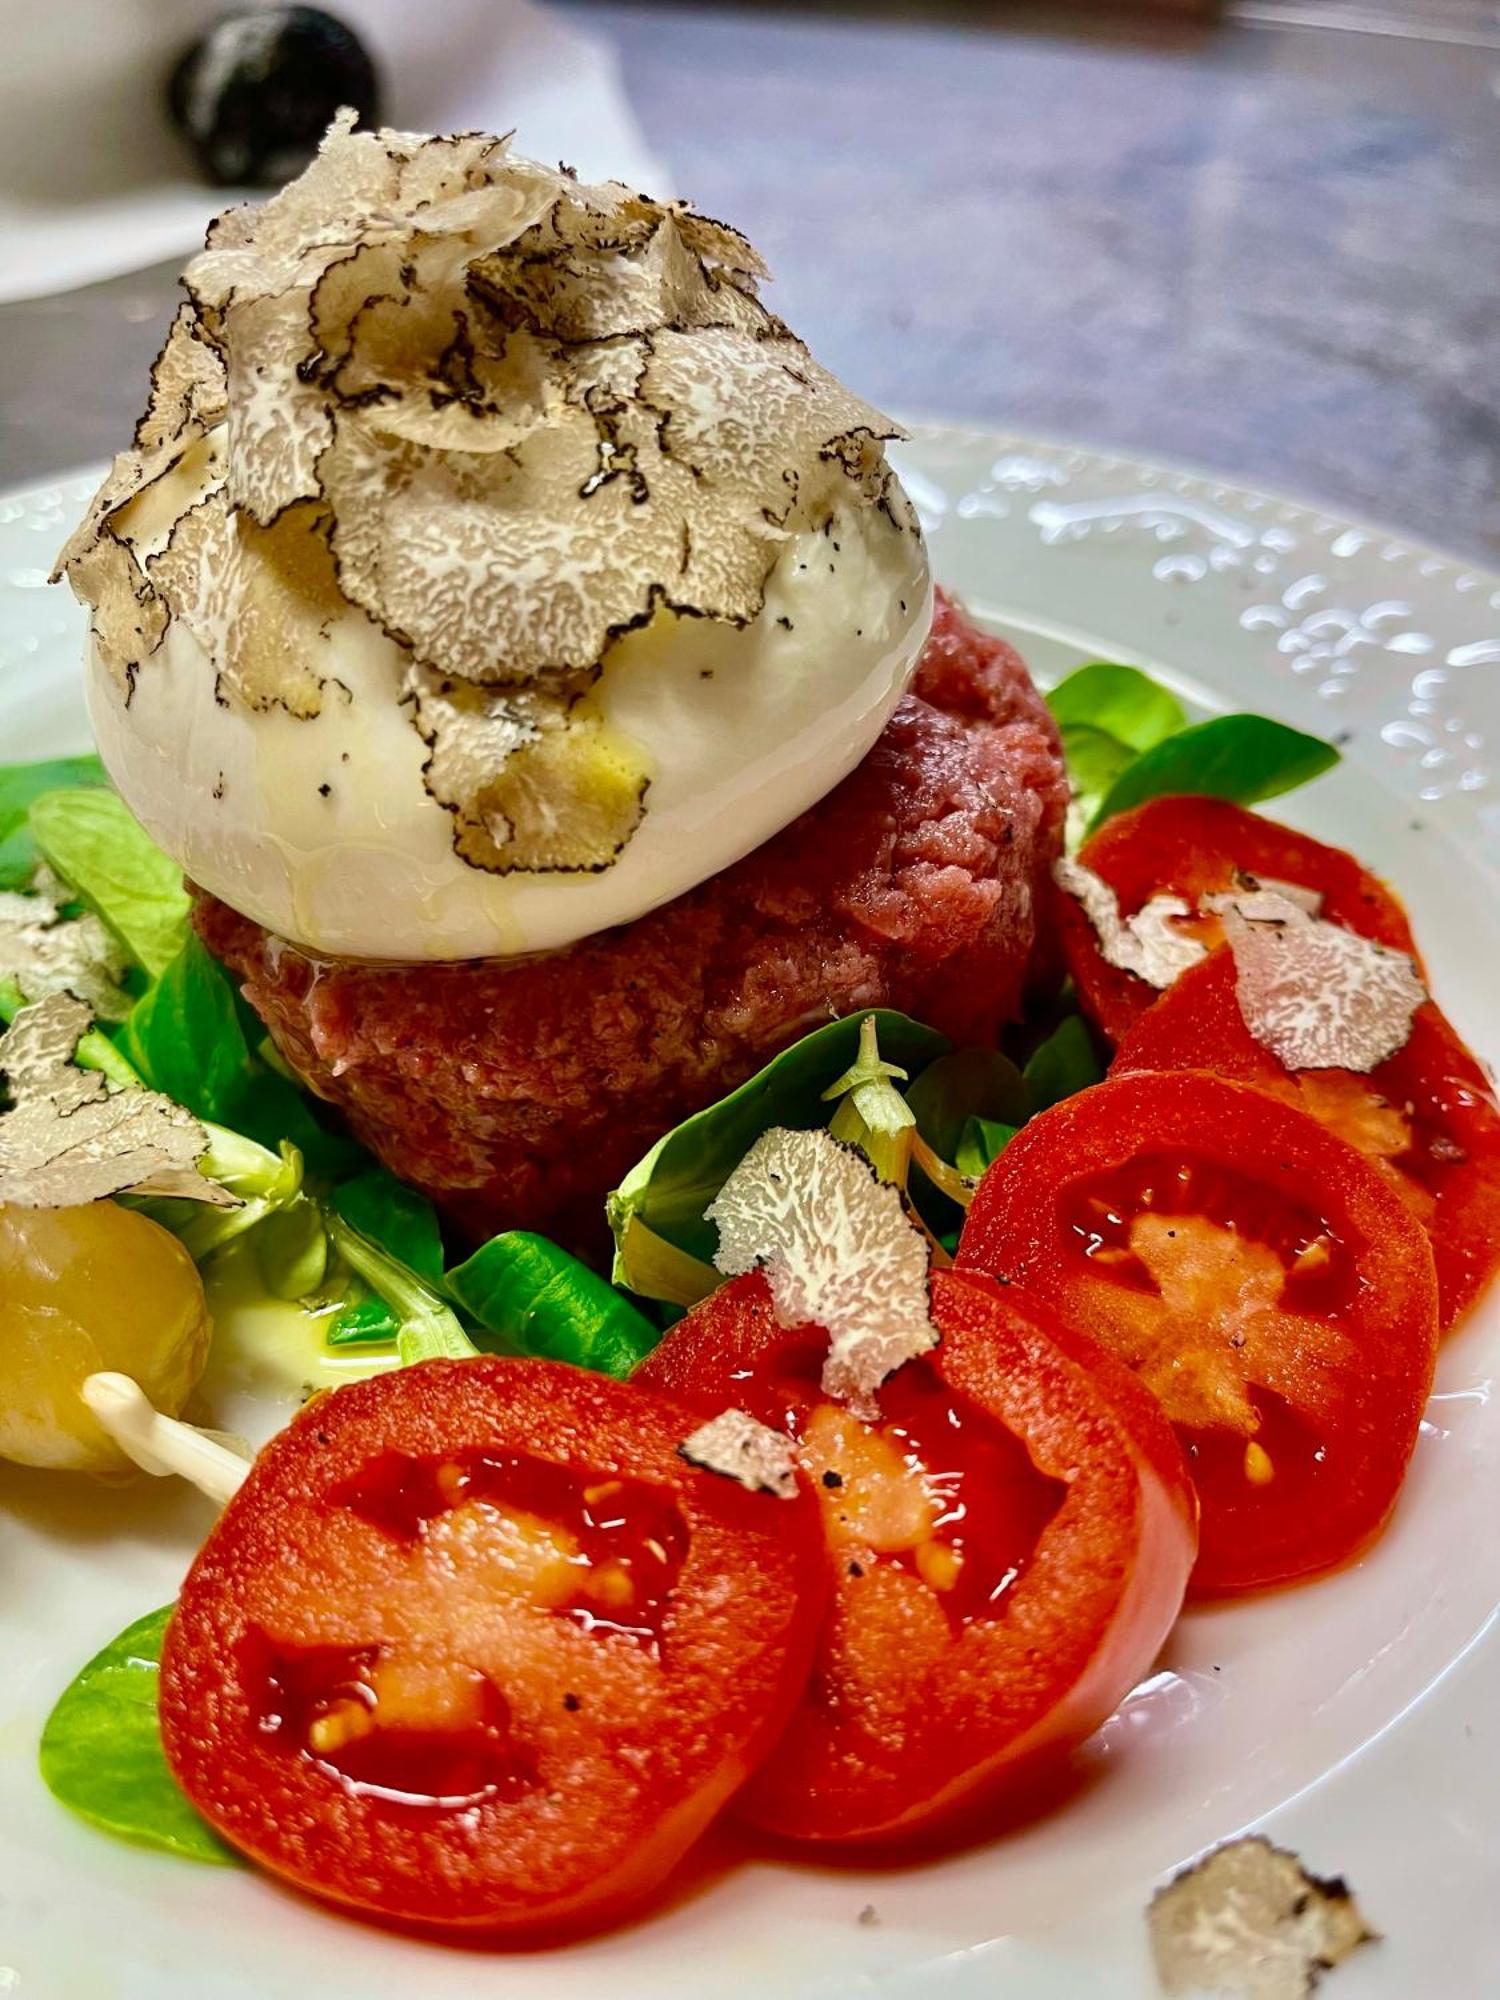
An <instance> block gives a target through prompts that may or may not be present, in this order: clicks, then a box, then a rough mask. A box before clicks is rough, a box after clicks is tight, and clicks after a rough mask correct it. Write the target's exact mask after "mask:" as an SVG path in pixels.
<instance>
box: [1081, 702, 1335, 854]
mask: <svg viewBox="0 0 1500 2000" xmlns="http://www.w3.org/2000/svg"><path fill="white" fill-rule="evenodd" d="M1338 761H1339V753H1338V751H1337V750H1335V749H1334V747H1333V745H1332V744H1331V743H1325V742H1323V740H1322V739H1321V738H1320V737H1317V736H1308V735H1305V734H1304V733H1303V731H1302V730H1300V729H1292V728H1289V727H1288V725H1287V724H1286V723H1284V722H1273V721H1272V720H1271V719H1270V717H1269V716H1264V715H1215V716H1211V717H1210V718H1209V720H1208V721H1207V722H1195V723H1194V724H1193V725H1192V726H1191V728H1188V729H1183V730H1180V731H1179V732H1178V734H1177V735H1175V736H1169V737H1168V738H1167V739H1166V741H1165V742H1163V743H1158V744H1157V745H1156V747H1155V748H1154V749H1151V750H1147V751H1145V752H1143V754H1142V755H1141V756H1139V757H1137V758H1136V759H1135V761H1134V762H1133V763H1131V764H1128V765H1127V766H1126V767H1125V769H1124V770H1123V771H1121V772H1120V774H1119V776H1118V777H1117V778H1116V779H1115V780H1114V782H1113V783H1112V784H1111V786H1110V788H1109V790H1108V791H1107V792H1106V793H1105V795H1104V798H1103V799H1102V801H1101V802H1100V804H1099V805H1098V806H1097V807H1096V809H1095V811H1094V815H1093V818H1092V819H1091V821H1090V822H1089V828H1090V831H1092V830H1093V829H1094V828H1095V827H1097V826H1102V825H1103V823H1104V821H1105V820H1107V819H1111V818H1113V816H1114V815H1115V814H1116V813H1121V812H1127V811H1128V810H1129V809H1130V807H1132V806H1139V805H1144V804H1145V802H1146V800H1147V799H1156V798H1163V797H1165V796H1167V795H1168V794H1170V793H1173V792H1198V793H1204V794H1207V795H1208V796H1209V797H1211V798H1216V799H1232V800H1233V801H1234V802H1235V804H1236V805H1242V806H1253V805H1257V804H1259V802H1260V801H1261V800H1262V799H1272V798H1276V797H1278V796H1279V795H1280V794H1281V793H1282V792H1290V791H1293V790H1294V789H1295V788H1296V787H1297V786H1298V785H1305V784H1307V783H1308V782H1309V781H1310V780H1311V779H1313V778H1317V777H1320V776H1321V775H1322V774H1323V772H1324V771H1329V770H1331V769H1332V768H1333V766H1334V765H1335V764H1337V763H1338Z"/></svg>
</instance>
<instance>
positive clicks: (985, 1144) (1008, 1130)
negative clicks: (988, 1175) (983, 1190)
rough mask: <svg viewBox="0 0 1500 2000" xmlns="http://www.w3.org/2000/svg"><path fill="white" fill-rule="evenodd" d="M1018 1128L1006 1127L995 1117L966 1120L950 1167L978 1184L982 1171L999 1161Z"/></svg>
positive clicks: (1016, 1126) (1013, 1126)
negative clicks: (952, 1166) (955, 1168)
mask: <svg viewBox="0 0 1500 2000" xmlns="http://www.w3.org/2000/svg"><path fill="white" fill-rule="evenodd" d="M1020 1129H1021V1128H1020V1126H1019V1125H1007V1124H1006V1123H1005V1122H1004V1121H1003V1120H1002V1119H997V1118H967V1119H965V1120H964V1129H963V1131H962V1133H961V1134H960V1136H959V1141H958V1145H957V1147H956V1148H955V1149H954V1156H953V1164H954V1165H955V1166H956V1167H957V1168H958V1171H959V1172H960V1173H961V1174H967V1175H968V1176H969V1177H970V1179H971V1180H976V1181H977V1180H978V1179H979V1177H980V1176H981V1174H983V1173H984V1171H985V1169H986V1168H987V1167H989V1166H991V1165H993V1163H994V1162H995V1161H996V1160H998V1159H999V1157H1000V1155H1001V1154H1002V1153H1003V1152H1004V1151H1005V1149H1006V1147H1007V1146H1008V1145H1009V1144H1010V1142H1011V1140H1012V1139H1014V1138H1015V1136H1016V1134H1017V1132H1019V1131H1020Z"/></svg>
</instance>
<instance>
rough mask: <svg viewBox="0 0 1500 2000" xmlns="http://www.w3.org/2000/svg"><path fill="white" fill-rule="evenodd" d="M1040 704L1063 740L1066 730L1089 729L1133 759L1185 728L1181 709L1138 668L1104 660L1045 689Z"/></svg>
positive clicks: (1184, 712)
mask: <svg viewBox="0 0 1500 2000" xmlns="http://www.w3.org/2000/svg"><path fill="white" fill-rule="evenodd" d="M1046 701H1047V706H1048V708H1050V709H1051V711H1052V714H1053V717H1054V719H1055V720H1056V722H1057V726H1058V728H1059V729H1060V730H1062V731H1063V732H1064V734H1065V735H1066V732H1067V731H1068V730H1070V729H1080V728H1086V729H1090V730H1094V731H1096V732H1097V733H1098V734H1099V735H1101V736H1108V737H1110V738H1112V739H1113V741H1114V742H1115V743H1117V744H1119V745H1121V746H1122V747H1123V748H1124V749H1126V750H1133V751H1135V752H1136V753H1137V754H1139V752H1141V751H1142V750H1152V749H1154V748H1155V747H1156V745H1157V744H1158V743H1164V742H1165V741H1166V739H1167V738H1168V737H1169V736H1175V735H1176V734H1177V732H1178V730H1179V729H1185V728H1186V727H1187V719H1188V718H1187V710H1186V709H1185V708H1184V707H1183V705H1182V703H1181V702H1180V701H1179V700H1178V699H1177V697H1176V695H1175V694H1173V693H1172V691H1171V689H1170V688H1164V687H1163V686H1162V684H1161V682H1160V681H1155V680H1153V679H1152V678H1151V676H1150V674H1145V673H1142V672H1141V670H1140V668H1139V667H1122V666H1118V665H1116V664H1115V663H1114V662H1112V661H1107V660H1095V661H1093V662H1092V663H1091V664H1090V665H1089V666H1086V667H1078V668H1076V669H1075V670H1074V671H1073V672H1072V673H1071V674H1069V675H1068V676H1067V677H1066V679H1064V680H1060V681H1059V682H1058V683H1057V686H1056V687H1054V688H1051V689H1049V691H1048V693H1047V697H1046Z"/></svg>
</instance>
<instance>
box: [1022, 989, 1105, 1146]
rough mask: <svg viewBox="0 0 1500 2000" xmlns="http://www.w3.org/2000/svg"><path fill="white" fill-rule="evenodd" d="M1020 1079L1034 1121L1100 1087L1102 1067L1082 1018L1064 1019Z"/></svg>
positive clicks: (1102, 1074)
mask: <svg viewBox="0 0 1500 2000" xmlns="http://www.w3.org/2000/svg"><path fill="white" fill-rule="evenodd" d="M1021 1075H1022V1079H1023V1081H1024V1084H1025V1087H1026V1114H1027V1116H1028V1117H1033V1118H1034V1117H1035V1116H1036V1114H1037V1112H1039V1111H1045V1110H1047V1108H1048V1107H1049V1105H1053V1104H1060V1103H1061V1102H1062V1100H1063V1099H1064V1098H1065V1097H1073V1096H1075V1095H1076V1094H1077V1093H1078V1092H1079V1091H1080V1090H1087V1089H1088V1088H1089V1086H1090V1085H1091V1084H1095V1083H1101V1082H1102V1081H1103V1079H1104V1065H1103V1063H1101V1062H1100V1060H1099V1052H1098V1050H1097V1049H1096V1048H1095V1046H1094V1038H1093V1036H1092V1035H1091V1034H1090V1033H1089V1030H1088V1024H1087V1023H1086V1022H1085V1020H1084V1018H1083V1016H1082V1015H1081V1014H1068V1015H1066V1016H1065V1017H1064V1018H1063V1020H1062V1021H1060V1022H1059V1023H1058V1025H1057V1026H1056V1027H1055V1028H1054V1029H1053V1030H1052V1033H1051V1034H1050V1035H1048V1037H1047V1039H1046V1040H1045V1041H1044V1042H1043V1043H1042V1044H1041V1045H1040V1047H1039V1048H1037V1049H1036V1050H1035V1051H1034V1053H1033V1054H1032V1056H1031V1058H1030V1060H1029V1061H1028V1063H1027V1064H1026V1067H1025V1069H1024V1070H1023V1071H1022V1072H1021ZM1010 1136H1011V1137H1014V1136H1015V1135H1014V1134H1013V1133H1012V1134H1011V1135H1010Z"/></svg>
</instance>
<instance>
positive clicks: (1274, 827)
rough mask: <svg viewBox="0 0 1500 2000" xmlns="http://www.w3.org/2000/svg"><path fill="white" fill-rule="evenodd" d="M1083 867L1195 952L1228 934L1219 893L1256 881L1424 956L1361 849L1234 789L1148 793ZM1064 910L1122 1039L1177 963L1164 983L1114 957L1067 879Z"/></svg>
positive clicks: (1083, 994)
mask: <svg viewBox="0 0 1500 2000" xmlns="http://www.w3.org/2000/svg"><path fill="white" fill-rule="evenodd" d="M1077 866H1078V867H1081V868H1083V869H1087V870H1088V871H1089V872H1090V873H1091V874H1092V875H1094V876H1096V877H1098V878H1099V881H1100V882H1101V883H1103V884H1104V885H1105V886H1106V887H1107V889H1108V890H1109V891H1110V892H1112V894H1113V897H1114V900H1115V904H1116V906H1117V909H1118V913H1119V916H1120V918H1121V919H1122V920H1124V921H1125V922H1127V923H1128V922H1129V921H1130V920H1131V919H1139V918H1140V916H1141V914H1142V912H1143V911H1150V912H1151V914H1152V916H1153V917H1154V918H1155V919H1156V920H1157V923H1158V925H1165V926H1166V928H1167V929H1168V930H1169V931H1170V933H1171V934H1172V936H1173V937H1174V938H1175V939H1176V940H1177V941H1178V942H1180V943H1186V945H1187V946H1188V948H1189V950H1191V948H1192V946H1193V945H1194V944H1196V945H1197V946H1198V947H1199V949H1200V951H1201V952H1202V953H1207V952H1208V951H1210V950H1212V949H1213V947H1214V946H1215V945H1217V944H1218V943H1219V942H1220V939H1221V931H1220V924H1219V920H1218V917H1217V916H1216V915H1215V914H1214V912H1213V911H1212V910H1211V909H1210V908H1209V907H1208V901H1209V898H1211V897H1213V896H1217V895H1222V894H1224V893H1225V892H1226V891H1229V890H1232V889H1235V888H1237V887H1241V886H1243V885H1245V884H1246V883H1247V882H1248V883H1250V884H1262V883H1263V884H1265V885H1266V886H1267V887H1274V888H1277V889H1281V890H1283V891H1286V890H1291V891H1293V892H1303V893H1304V895H1305V897H1306V899H1307V901H1308V903H1309V905H1310V906H1311V907H1313V908H1315V909H1316V912H1317V914H1318V915H1319V916H1321V917H1324V918H1326V919H1327V920H1328V922H1330V923H1334V924H1339V925H1342V926H1343V928H1344V929H1346V930H1351V931H1355V932H1357V933H1358V934H1359V936H1361V937H1367V938H1371V939H1373V940H1374V941H1375V942H1376V943H1377V944H1383V945H1388V946H1390V947H1391V948H1392V949H1393V950H1396V951H1401V952H1406V953H1409V954H1410V955H1412V956H1413V957H1415V955H1416V948H1415V946H1414V945H1413V943H1412V936H1411V927H1410V925H1409V924H1408V923H1407V920H1406V912H1405V911H1404V910H1403V909H1402V907H1401V905H1400V903H1399V902H1398V901H1397V899H1396V897H1395V896H1394V895H1393V894H1392V892H1391V891H1390V890H1389V889H1388V888H1387V887H1386V886H1385V884H1384V883H1383V882H1382V881H1380V880H1379V879H1378V877H1376V876H1374V875H1372V874H1371V873H1370V872H1369V870H1368V869H1367V868H1363V867H1361V866H1360V864H1359V862H1358V861H1356V860H1355V859H1354V857H1353V855H1351V854H1346V853H1345V852H1344V850H1343V849H1342V848H1339V847H1328V846H1326V845H1325V844H1324V843H1323V842H1322V841H1321V840H1314V839H1313V838H1312V837H1311V835H1309V834H1305V833H1297V832H1295V831H1294V830H1293V829H1292V828H1291V827H1288V826H1280V825H1278V824H1277V822H1276V821H1275V820H1270V819H1263V818H1262V817H1261V815H1260V814H1259V813H1253V812H1247V811H1246V810H1245V809H1244V807H1243V806H1237V805H1233V804H1231V803H1230V801H1229V800H1228V799H1213V798H1200V797H1198V796H1196V795H1187V796H1178V795H1174V796H1172V797H1168V798H1160V799H1151V800H1148V801H1147V803H1146V804H1145V805H1140V806H1136V807H1134V808H1133V809H1132V810H1131V811H1130V812H1123V813H1119V814H1118V815H1116V817H1115V818H1113V819H1110V820H1106V821H1105V823H1104V825H1103V826H1102V827H1100V829H1099V831H1098V832H1097V833H1095V834H1094V835H1092V836H1091V837H1090V838H1089V839H1088V840H1086V841H1085V842H1084V844H1083V846H1082V847H1081V848H1080V849H1079V851H1078V857H1077ZM1055 910H1056V916H1057V925H1058V930H1059V932H1060V934H1061V938H1062V945H1063V952H1064V955H1065V957H1066V959H1067V965H1068V972H1069V974H1070V975H1071V977H1072V979H1073V982H1074V984H1075V985H1076V986H1077V988H1078V997H1079V1001H1080V1003H1081V1005H1082V1007H1083V1010H1084V1012H1085V1013H1086V1014H1087V1015H1088V1016H1089V1018H1090V1019H1091V1020H1092V1021H1093V1022H1094V1024H1095V1026H1096V1027H1097V1028H1098V1029H1099V1031H1100V1032H1101V1034H1103V1035H1104V1036H1105V1037H1106V1038H1107V1039H1108V1040H1109V1041H1111V1042H1118V1041H1119V1039H1120V1037H1121V1036H1122V1035H1123V1034H1124V1033H1125V1031H1126V1030H1127V1029H1128V1028H1129V1027H1130V1026H1131V1024H1132V1023H1133V1022H1134V1021H1135V1020H1136V1019H1138V1017H1139V1016H1140V1015H1141V1014H1143V1013H1144V1012H1145V1010H1146V1009H1147V1008H1148V1007H1149V1006H1150V1005H1151V1003H1152V1002H1153V1001H1154V1000H1155V998H1156V996H1157V994H1158V992H1159V991H1160V990H1161V988H1162V986H1164V985H1167V984H1170V981H1171V978H1172V976H1173V973H1174V972H1175V971H1176V969H1177V968H1176V966H1175V965H1173V966H1171V967H1170V968H1168V967H1167V966H1165V965H1163V967H1162V970H1161V971H1160V972H1159V973H1158V974H1157V975H1156V977H1157V980H1158V981H1159V983H1153V982H1152V980H1150V979H1146V978H1143V977H1142V976H1141V975H1140V973H1138V972H1135V971H1132V970H1130V969H1129V968H1128V967H1127V966H1125V965H1123V964H1120V963H1116V962H1112V958H1111V956H1109V955H1107V949H1108V947H1107V941H1106V940H1105V939H1104V938H1102V937H1101V935H1100V932H1099V929H1098V928H1097V926H1096V925H1095V922H1094V920H1093V918H1091V917H1090V916H1089V914H1088V913H1087V911H1086V910H1085V909H1084V907H1083V904H1082V901H1081V900H1080V899H1079V897H1078V896H1076V895H1074V894H1070V893H1069V891H1068V890H1067V889H1066V888H1065V887H1061V886H1059V888H1058V889H1057V891H1056V894H1055ZM1113 956H1114V959H1118V958H1119V957H1121V956H1122V954H1120V953H1119V952H1118V951H1116V952H1115V953H1114V955H1113Z"/></svg>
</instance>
